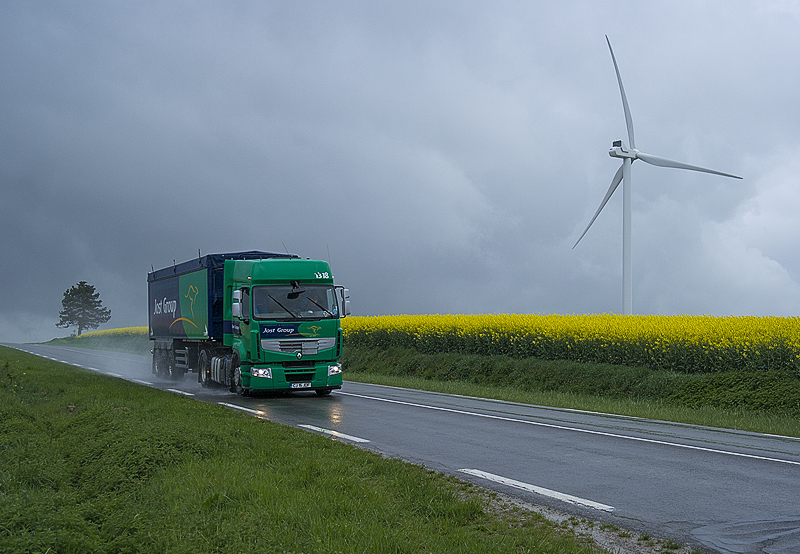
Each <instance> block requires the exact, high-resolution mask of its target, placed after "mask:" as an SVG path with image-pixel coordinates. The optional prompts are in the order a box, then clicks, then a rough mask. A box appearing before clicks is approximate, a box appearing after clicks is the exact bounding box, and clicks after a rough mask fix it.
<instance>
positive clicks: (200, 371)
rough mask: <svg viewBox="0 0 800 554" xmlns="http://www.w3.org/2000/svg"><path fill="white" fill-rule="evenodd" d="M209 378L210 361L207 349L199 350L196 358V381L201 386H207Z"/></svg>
mask: <svg viewBox="0 0 800 554" xmlns="http://www.w3.org/2000/svg"><path fill="white" fill-rule="evenodd" d="M210 378H211V362H210V361H209V357H208V350H201V351H200V356H198V358H197V382H198V383H200V385H201V386H203V387H207V386H208V384H209V380H210Z"/></svg>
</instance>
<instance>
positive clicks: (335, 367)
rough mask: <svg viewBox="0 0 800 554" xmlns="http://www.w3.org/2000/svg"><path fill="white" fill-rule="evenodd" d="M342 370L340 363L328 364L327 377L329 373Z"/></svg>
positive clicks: (336, 373)
mask: <svg viewBox="0 0 800 554" xmlns="http://www.w3.org/2000/svg"><path fill="white" fill-rule="evenodd" d="M341 372H342V364H333V365H329V366H328V377H330V376H331V375H339V374H340V373H341Z"/></svg>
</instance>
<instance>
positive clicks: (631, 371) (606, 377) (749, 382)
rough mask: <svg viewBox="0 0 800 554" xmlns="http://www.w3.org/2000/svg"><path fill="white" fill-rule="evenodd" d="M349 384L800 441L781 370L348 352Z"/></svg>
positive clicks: (796, 410) (795, 405)
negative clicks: (691, 370)
mask: <svg viewBox="0 0 800 554" xmlns="http://www.w3.org/2000/svg"><path fill="white" fill-rule="evenodd" d="M342 361H343V365H344V367H345V371H346V373H345V378H346V379H348V380H351V381H362V382H370V383H377V384H384V385H394V386H401V387H408V388H415V389H425V390H433V391H437V392H444V393H452V394H462V395H466V396H478V397H484V398H495V399H498V400H508V401H513V402H523V403H529V404H538V405H545V406H556V407H563V408H572V409H580V410H589V411H596V412H604V413H614V414H621V415H630V416H634V417H645V418H651V419H660V420H666V421H675V422H681V423H691V424H697V425H709V426H714V427H724V428H730V429H741V430H748V431H757V432H763V433H774V434H779V435H787V436H796V437H797V436H800V418H799V417H798V416H799V415H800V379H799V378H797V377H796V376H794V375H791V374H788V373H787V372H781V371H730V372H720V373H708V374H685V373H678V372H673V371H654V370H651V369H648V368H642V367H628V366H616V365H611V364H593V363H579V362H570V361H563V360H539V359H536V358H527V359H516V358H509V357H506V356H479V355H472V354H455V353H444V354H421V353H419V352H417V351H416V350H412V349H403V348H389V349H364V348H353V347H346V348H345V349H344V356H343V358H342Z"/></svg>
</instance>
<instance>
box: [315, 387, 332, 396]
mask: <svg viewBox="0 0 800 554" xmlns="http://www.w3.org/2000/svg"><path fill="white" fill-rule="evenodd" d="M314 392H316V393H317V396H330V395H331V392H332V389H317V390H315V391H314Z"/></svg>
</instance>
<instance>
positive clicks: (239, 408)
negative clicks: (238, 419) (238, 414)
mask: <svg viewBox="0 0 800 554" xmlns="http://www.w3.org/2000/svg"><path fill="white" fill-rule="evenodd" d="M217 404H219V405H220V406H225V407H227V408H233V409H234V410H241V411H243V412H247V413H248V414H252V415H254V416H258V417H266V416H267V414H265V413H264V412H262V411H261V410H253V409H250V408H245V407H244V406H237V405H236V404H229V403H227V402H217Z"/></svg>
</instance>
